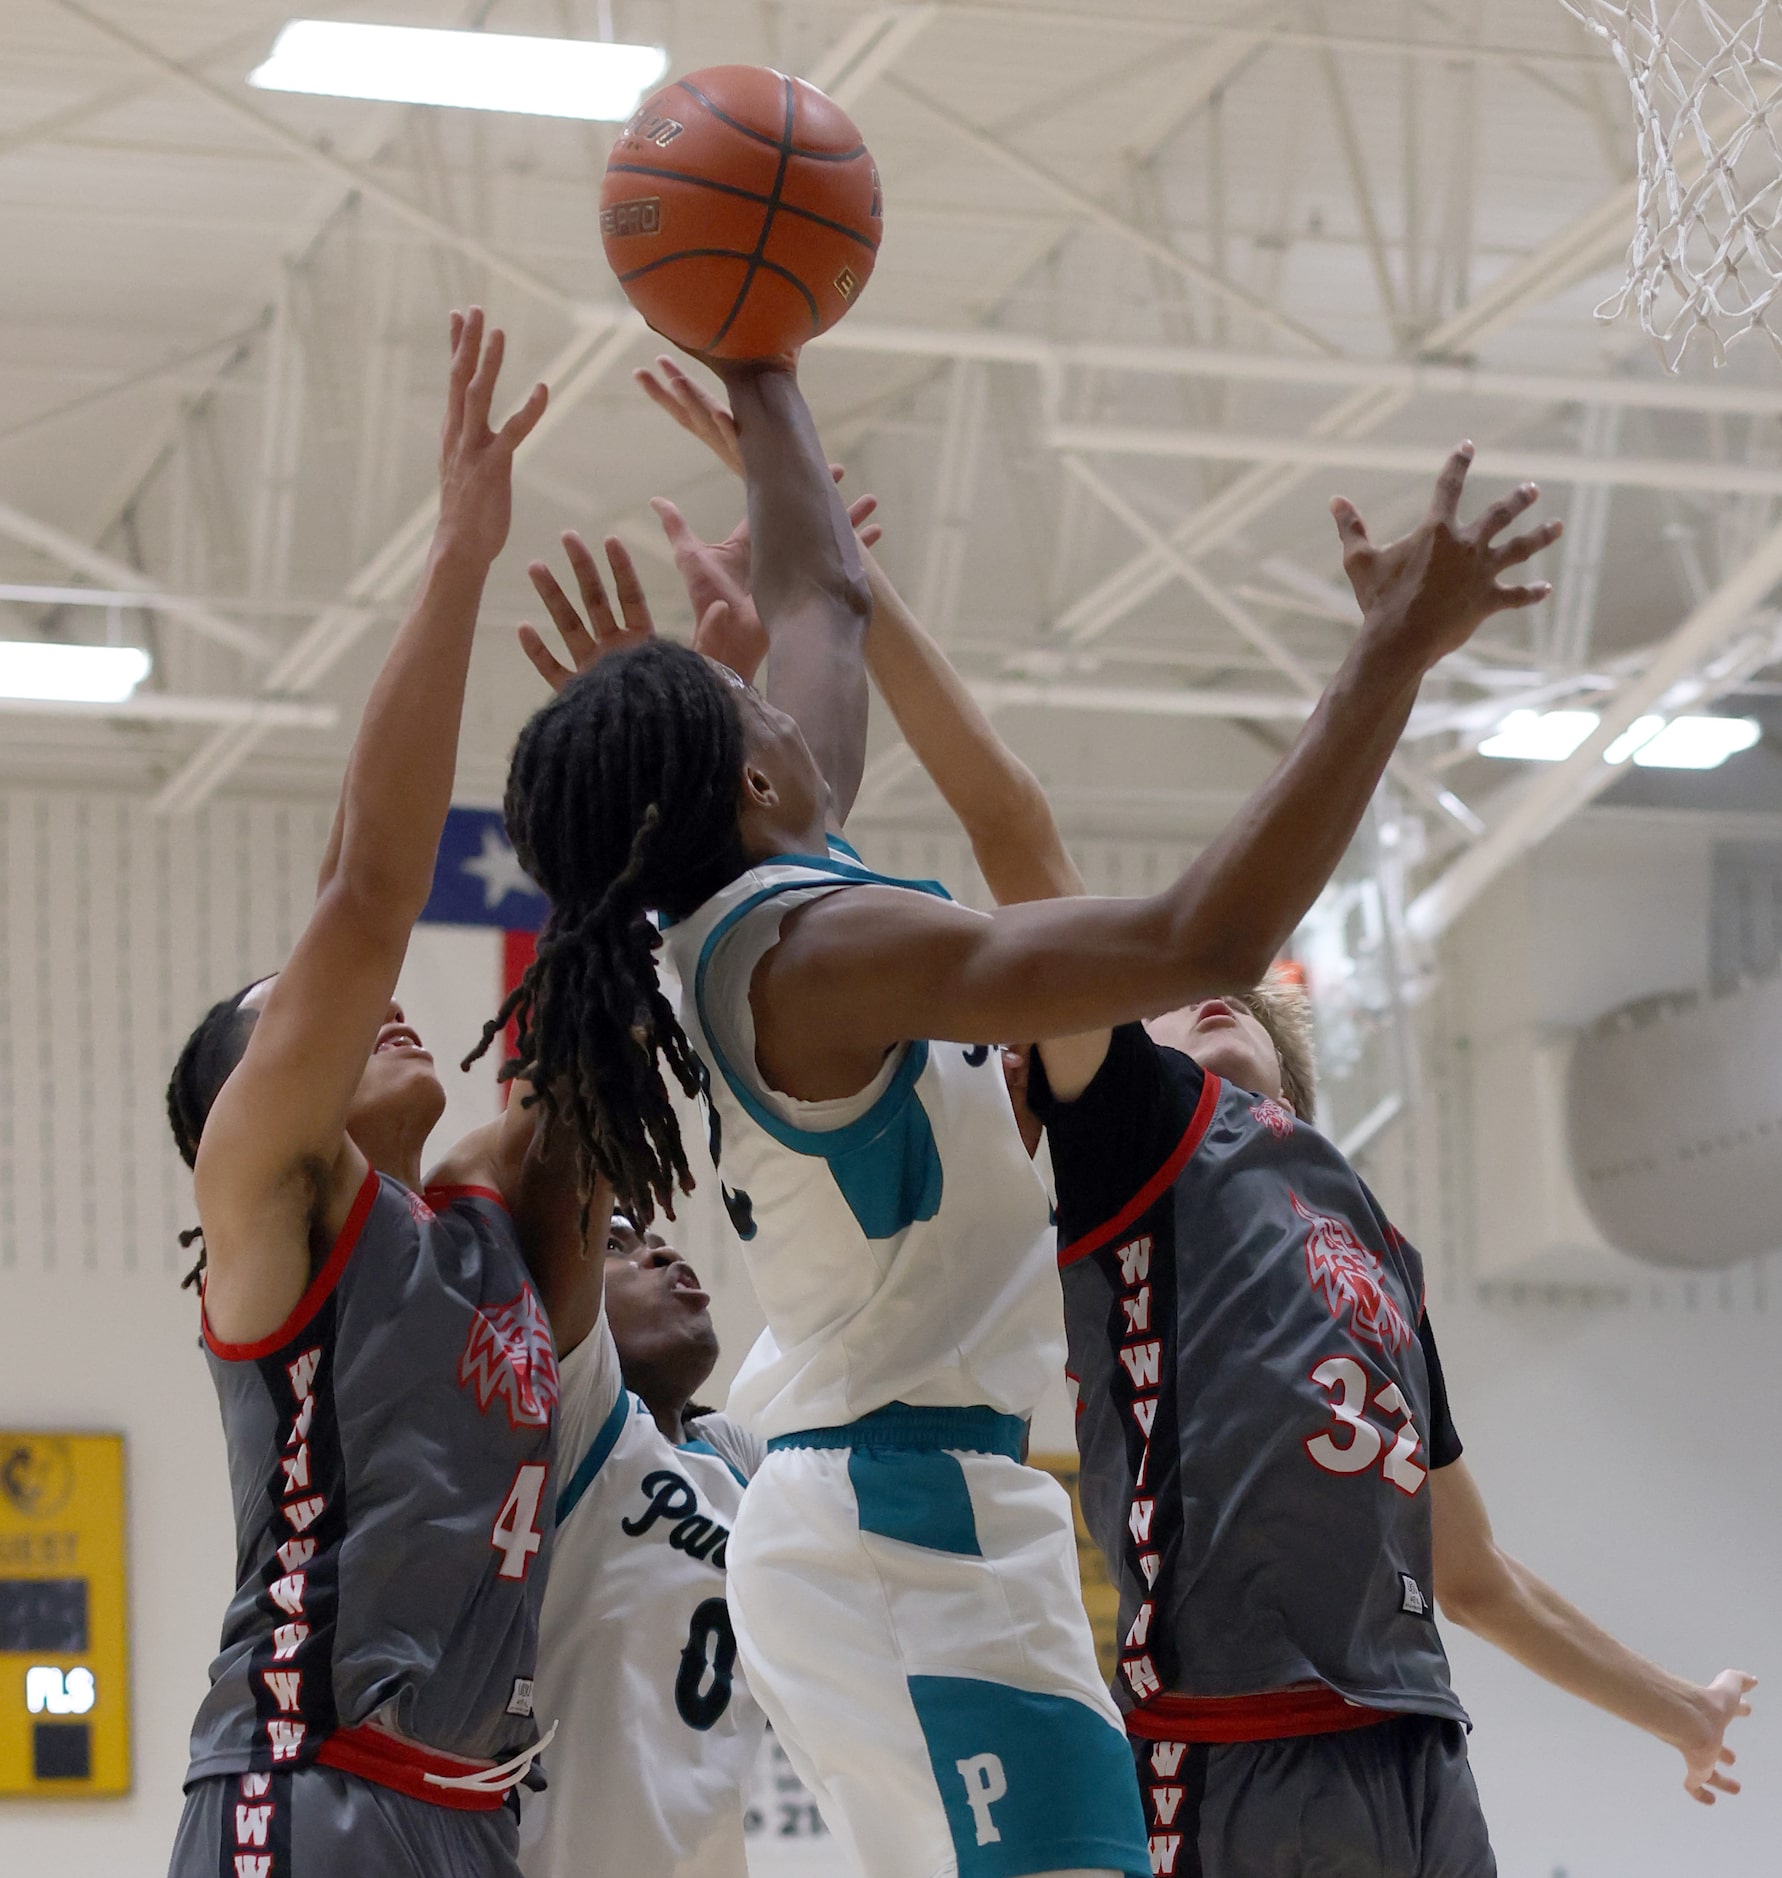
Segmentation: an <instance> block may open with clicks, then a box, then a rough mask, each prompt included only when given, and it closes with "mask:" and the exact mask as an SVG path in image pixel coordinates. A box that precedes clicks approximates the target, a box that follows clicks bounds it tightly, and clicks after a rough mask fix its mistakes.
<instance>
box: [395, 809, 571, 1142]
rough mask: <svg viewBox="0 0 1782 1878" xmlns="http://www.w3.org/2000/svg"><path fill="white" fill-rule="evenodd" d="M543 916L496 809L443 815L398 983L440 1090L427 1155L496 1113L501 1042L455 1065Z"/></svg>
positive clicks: (543, 903) (514, 977) (528, 956)
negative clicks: (429, 886)
mask: <svg viewBox="0 0 1782 1878" xmlns="http://www.w3.org/2000/svg"><path fill="white" fill-rule="evenodd" d="M549 910H550V907H549V902H548V901H547V900H546V899H545V897H544V895H543V894H542V893H540V892H539V890H538V889H537V888H536V887H535V886H534V885H533V884H532V882H531V880H530V879H529V878H528V877H527V874H526V870H525V869H524V868H523V867H521V865H520V861H519V856H518V855H516V854H515V853H514V850H513V844H512V843H511V842H510V841H509V840H508V838H507V831H506V829H505V828H504V827H503V826H502V821H501V811H500V810H499V809H465V808H455V809H453V810H452V811H451V812H450V814H449V815H447V817H446V825H445V834H444V835H443V836H442V837H441V839H440V843H439V858H438V859H437V861H436V862H435V863H434V868H433V893H432V896H431V897H430V898H429V900H428V902H427V906H426V910H425V911H424V912H423V913H422V914H421V924H420V925H419V926H417V927H416V928H415V932H414V937H413V938H412V939H411V940H410V941H409V947H408V958H407V960H406V962H405V963H404V965H403V968H402V979H401V982H400V983H399V984H398V985H397V987H396V998H397V1002H398V1003H399V1004H401V1006H402V1009H403V1013H404V1015H405V1016H406V1017H407V1019H408V1021H409V1022H410V1023H411V1024H413V1025H414V1027H415V1029H416V1030H418V1031H419V1032H420V1033H421V1041H422V1042H423V1043H424V1044H425V1045H426V1046H427V1048H428V1049H429V1050H431V1051H432V1052H433V1061H434V1064H435V1066H436V1067H437V1069H438V1071H439V1077H440V1080H441V1082H443V1083H444V1084H445V1087H446V1104H447V1106H446V1112H445V1116H444V1118H443V1119H442V1121H441V1122H440V1124H439V1127H438V1128H437V1129H436V1130H435V1132H434V1135H433V1140H432V1151H433V1152H434V1153H435V1154H438V1153H440V1152H441V1151H442V1150H443V1149H444V1148H446V1147H447V1146H448V1145H449V1144H450V1143H452V1142H454V1141H456V1140H458V1139H459V1138H460V1137H462V1136H463V1135H465V1134H468V1133H469V1132H470V1130H471V1129H473V1128H480V1127H481V1126H482V1125H483V1124H484V1123H485V1122H489V1121H493V1120H494V1119H495V1117H496V1116H497V1115H499V1114H500V1113H501V1102H502V1092H501V1087H500V1084H499V1082H498V1080H497V1075H498V1072H499V1070H500V1068H501V1064H502V1061H503V1059H504V1057H505V1056H506V1054H507V1046H506V1043H505V1041H504V1040H502V1039H499V1038H498V1039H497V1040H496V1041H495V1042H494V1043H493V1044H492V1045H491V1046H490V1048H489V1050H488V1052H487V1054H486V1055H484V1056H483V1057H481V1058H480V1059H479V1060H478V1061H477V1062H476V1063H474V1064H472V1065H471V1067H470V1069H469V1070H468V1071H465V1070H461V1069H459V1067H458V1065H459V1063H460V1062H461V1061H462V1060H463V1058H464V1057H466V1056H467V1055H468V1054H469V1053H470V1051H471V1050H472V1049H473V1048H474V1047H475V1045H476V1042H477V1040H478V1038H479V1037H481V1035H482V1030H483V1025H484V1024H485V1023H487V1022H488V1020H489V1019H490V1018H491V1017H493V1016H494V1015H495V1013H496V1011H497V1010H499V1009H500V1008H501V1001H502V999H503V998H505V997H506V996H507V994H508V993H509V992H510V991H511V990H512V989H513V988H514V986H515V985H517V984H518V983H519V982H520V979H521V977H522V975H523V974H524V973H525V970H526V967H527V966H528V965H530V964H531V963H532V954H533V948H534V945H535V943H536V940H537V934H538V929H539V927H540V926H542V925H543V924H544V919H545V914H546V913H547V912H548V911H549Z"/></svg>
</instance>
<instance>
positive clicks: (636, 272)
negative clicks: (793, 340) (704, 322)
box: [618, 248, 819, 343]
mask: <svg viewBox="0 0 1782 1878" xmlns="http://www.w3.org/2000/svg"><path fill="white" fill-rule="evenodd" d="M748 259H749V255H748V253H747V252H746V251H745V250H744V249H742V248H676V249H675V251H674V253H673V254H665V255H662V256H661V257H660V258H659V259H657V260H654V261H646V262H645V263H644V264H643V266H642V267H634V268H633V269H632V270H631V272H630V273H629V274H621V275H619V276H618V281H619V285H620V286H621V287H623V286H624V285H626V283H627V282H629V281H634V280H642V279H643V277H644V275H646V274H653V273H655V271H656V270H657V268H659V267H670V266H672V265H673V264H674V263H675V262H676V261H746V260H748ZM761 269H762V272H763V273H767V274H778V275H779V277H780V278H781V279H782V280H784V281H786V282H787V283H788V284H789V285H791V286H793V287H796V288H797V289H798V291H799V292H800V293H801V294H803V295H804V298H805V303H806V305H808V306H809V308H810V310H811V318H812V319H813V320H815V319H817V318H818V317H819V308H818V306H817V297H816V295H815V294H813V293H812V292H811V290H810V289H809V288H808V287H807V286H806V285H805V284H804V282H803V281H801V280H800V279H799V278H798V276H797V275H796V274H794V273H793V272H792V270H791V269H790V268H789V267H782V266H781V265H780V264H779V262H778V261H766V260H764V261H763V262H762V263H761ZM714 343H715V342H714Z"/></svg>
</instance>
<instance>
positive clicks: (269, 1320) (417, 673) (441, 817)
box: [197, 309, 545, 1342]
mask: <svg viewBox="0 0 1782 1878" xmlns="http://www.w3.org/2000/svg"><path fill="white" fill-rule="evenodd" d="M503 346H504V342H503V338H502V335H501V333H500V332H499V331H495V332H492V333H490V334H489V335H488V338H487V343H485V341H484V332H483V316H482V313H481V311H480V310H476V309H473V310H472V312H471V313H470V315H469V317H468V318H460V317H459V316H457V315H454V316H453V320H452V371H451V381H450V390H449V394H448V398H447V413H446V420H445V426H444V431H443V435H442V441H441V455H440V516H439V525H438V528H437V529H436V531H435V534H434V539H433V545H432V549H431V552H430V553H429V555H428V559H427V565H426V569H425V571H424V572H423V574H422V578H421V587H420V592H419V594H418V595H417V597H416V601H415V605H414V609H413V611H412V612H411V613H410V614H409V617H408V619H407V620H406V621H405V622H404V624H403V626H402V628H401V630H400V631H399V632H398V633H397V635H396V639H395V641H394V643H393V644H392V646H391V648H390V653H389V656H388V658H387V659H386V660H385V662H384V667H383V670H382V671H381V672H380V673H379V675H378V679H377V682H376V683H375V684H374V686H373V687H372V692H371V696H370V699H369V700H368V702H367V704H366V707H365V715H364V718H363V720H362V722H361V724H360V729H359V735H358V738H357V740H356V741H355V743H354V745H353V752H352V756H351V757H350V759H349V761H348V765H347V777H346V784H345V788H344V791H343V795H342V803H341V810H340V816H339V823H338V827H339V840H338V843H337V844H331V847H333V851H334V865H333V869H332V873H331V874H330V875H329V876H328V877H327V879H326V881H325V884H324V886H323V888H322V891H321V894H320V896H319V897H318V899H317V901H316V906H315V910H314V912H313V913H312V914H311V915H310V919H309V924H308V925H307V926H306V927H305V929H304V931H303V934H302V936H301V937H300V938H299V940H298V942H297V944H296V946H295V948H294V949H293V951H292V954H291V957H290V959H289V960H288V961H287V963H286V965H285V968H284V970H283V971H282V972H280V974H279V975H278V977H277V978H276V979H275V980H273V982H272V985H271V988H270V990H269V991H268V992H267V994H266V997H265V1002H264V1004H263V1006H262V1007H261V1008H260V1012H259V1016H258V1019H257V1021H256V1023H255V1025H254V1028H253V1031H252V1033H251V1036H250V1040H249V1043H248V1046H247V1050H246V1052H245V1054H244V1055H243V1058H242V1061H241V1063H240V1064H239V1065H238V1066H237V1068H236V1070H235V1072H234V1074H233V1075H232V1076H231V1077H230V1078H229V1080H228V1082H227V1083H226V1084H225V1085H224V1088H223V1090H222V1092H221V1094H220V1095H219V1096H218V1097H217V1101H216V1105H215V1107H214V1108H213V1109H212V1111H211V1114H210V1117H209V1120H208V1121H207V1123H206V1125H205V1130H204V1138H203V1141H202V1143H201V1144H200V1147H199V1153H198V1167H197V1189H198V1207H199V1216H200V1218H201V1219H202V1220H203V1222H204V1228H205V1243H206V1252H207V1258H208V1268H209V1269H208V1275H207V1280H206V1289H205V1308H206V1311H207V1312H208V1314H209V1317H210V1321H211V1323H212V1326H213V1327H214V1328H215V1330H216V1332H217V1334H218V1335H219V1336H221V1337H222V1338H224V1339H225V1340H226V1341H229V1342H251V1341H254V1340H256V1339H258V1338H259V1337H262V1336H265V1335H267V1334H268V1333H269V1332H271V1331H272V1330H274V1329H276V1328H277V1326H278V1325H279V1324H280V1323H282V1322H283V1321H284V1319H285V1317H286V1316H287V1315H288V1314H289V1312H290V1310H291V1308H292V1307H293V1306H294V1305H295V1304H296V1302H297V1300H298V1298H299V1297H300V1296H301V1295H302V1291H303V1287H304V1285H305V1283H306V1282H307V1280H308V1272H309V1250H310V1242H311V1238H312V1235H314V1234H320V1235H322V1236H324V1237H325V1236H327V1235H328V1234H329V1233H331V1232H332V1231H334V1230H337V1229H338V1227H339V1226H340V1224H342V1223H343V1222H344V1219H345V1215H346V1212H347V1209H348V1207H349V1206H350V1204H351V1200H352V1195H353V1191H354V1190H355V1188H356V1187H357V1185H358V1183H359V1181H360V1180H361V1179H362V1178H363V1175H364V1169H365V1163H364V1159H363V1157H362V1156H361V1155H360V1154H359V1151H358V1150H357V1149H356V1148H355V1147H354V1146H353V1145H352V1143H351V1142H350V1141H349V1140H348V1139H347V1136H346V1114H347V1109H348V1106H349V1104H350V1103H351V1101H352V1098H353V1095H354V1092H355V1091H356V1090H357V1088H358V1086H359V1079H360V1077H361V1076H362V1075H363V1074H364V1070H365V1065H366V1062H367V1061H368V1060H369V1058H370V1056H371V1052H372V1048H373V1046H374V1044H375V1042H376V1039H377V1034H378V1030H379V1027H380V1026H381V1025H382V1024H383V1023H384V1022H385V1021H386V1019H387V1017H388V1014H389V1008H390V999H391V995H392V993H393V992H394V990H395V987H396V979H397V976H398V974H399V973H400V971H401V969H402V960H403V955H404V953H405V952H406V950H407V947H408V938H409V933H410V930H411V929H412V927H413V925H414V922H415V920H416V919H417V918H419V916H420V912H421V909H422V907H423V906H425V904H426V901H427V895H428V892H429V890H430V887H431V884H432V879H433V862H434V853H435V850H436V849H437V848H438V845H439V837H440V832H441V830H442V829H443V827H444V824H445V815H446V810H447V808H448V806H449V805H450V801H451V792H452V778H453V774H454V770H455V767H456V760H457V749H458V723H459V717H460V713H461V710H462V706H463V700H464V684H465V676H466V673H467V671H468V668H469V661H470V647H471V640H472V637H473V635H474V632H475V627H476V614H477V607H478V604H479V603H480V601H481V598H482V590H483V583H484V581H485V580H486V578H487V576H488V572H489V568H490V565H491V564H492V563H493V561H494V559H495V557H496V555H498V554H499V553H500V551H501V548H502V546H503V544H504V543H505V541H506V539H507V530H508V524H509V520H510V516H511V502H512V467H513V453H514V451H515V449H516V448H517V447H518V446H519V444H520V442H521V441H522V439H523V438H524V437H525V436H526V435H527V434H528V433H529V432H530V431H531V429H532V427H533V425H534V424H536V423H537V421H538V419H539V417H540V416H541V415H542V414H543V411H544V404H545V391H544V387H543V386H539V387H537V388H536V389H535V390H534V391H533V393H532V396H531V397H530V398H529V399H528V400H527V402H526V405H525V407H524V408H523V409H522V410H521V411H520V412H518V413H517V414H516V415H515V416H514V417H513V418H511V419H510V420H509V421H508V423H507V425H506V426H505V427H504V428H503V429H502V430H501V431H500V432H495V431H493V430H491V429H490V426H489V411H490V406H491V401H492V399H493V397H494V392H495V382H496V377H497V375H498V373H499V372H500V369H501V358H502V352H503Z"/></svg>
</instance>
